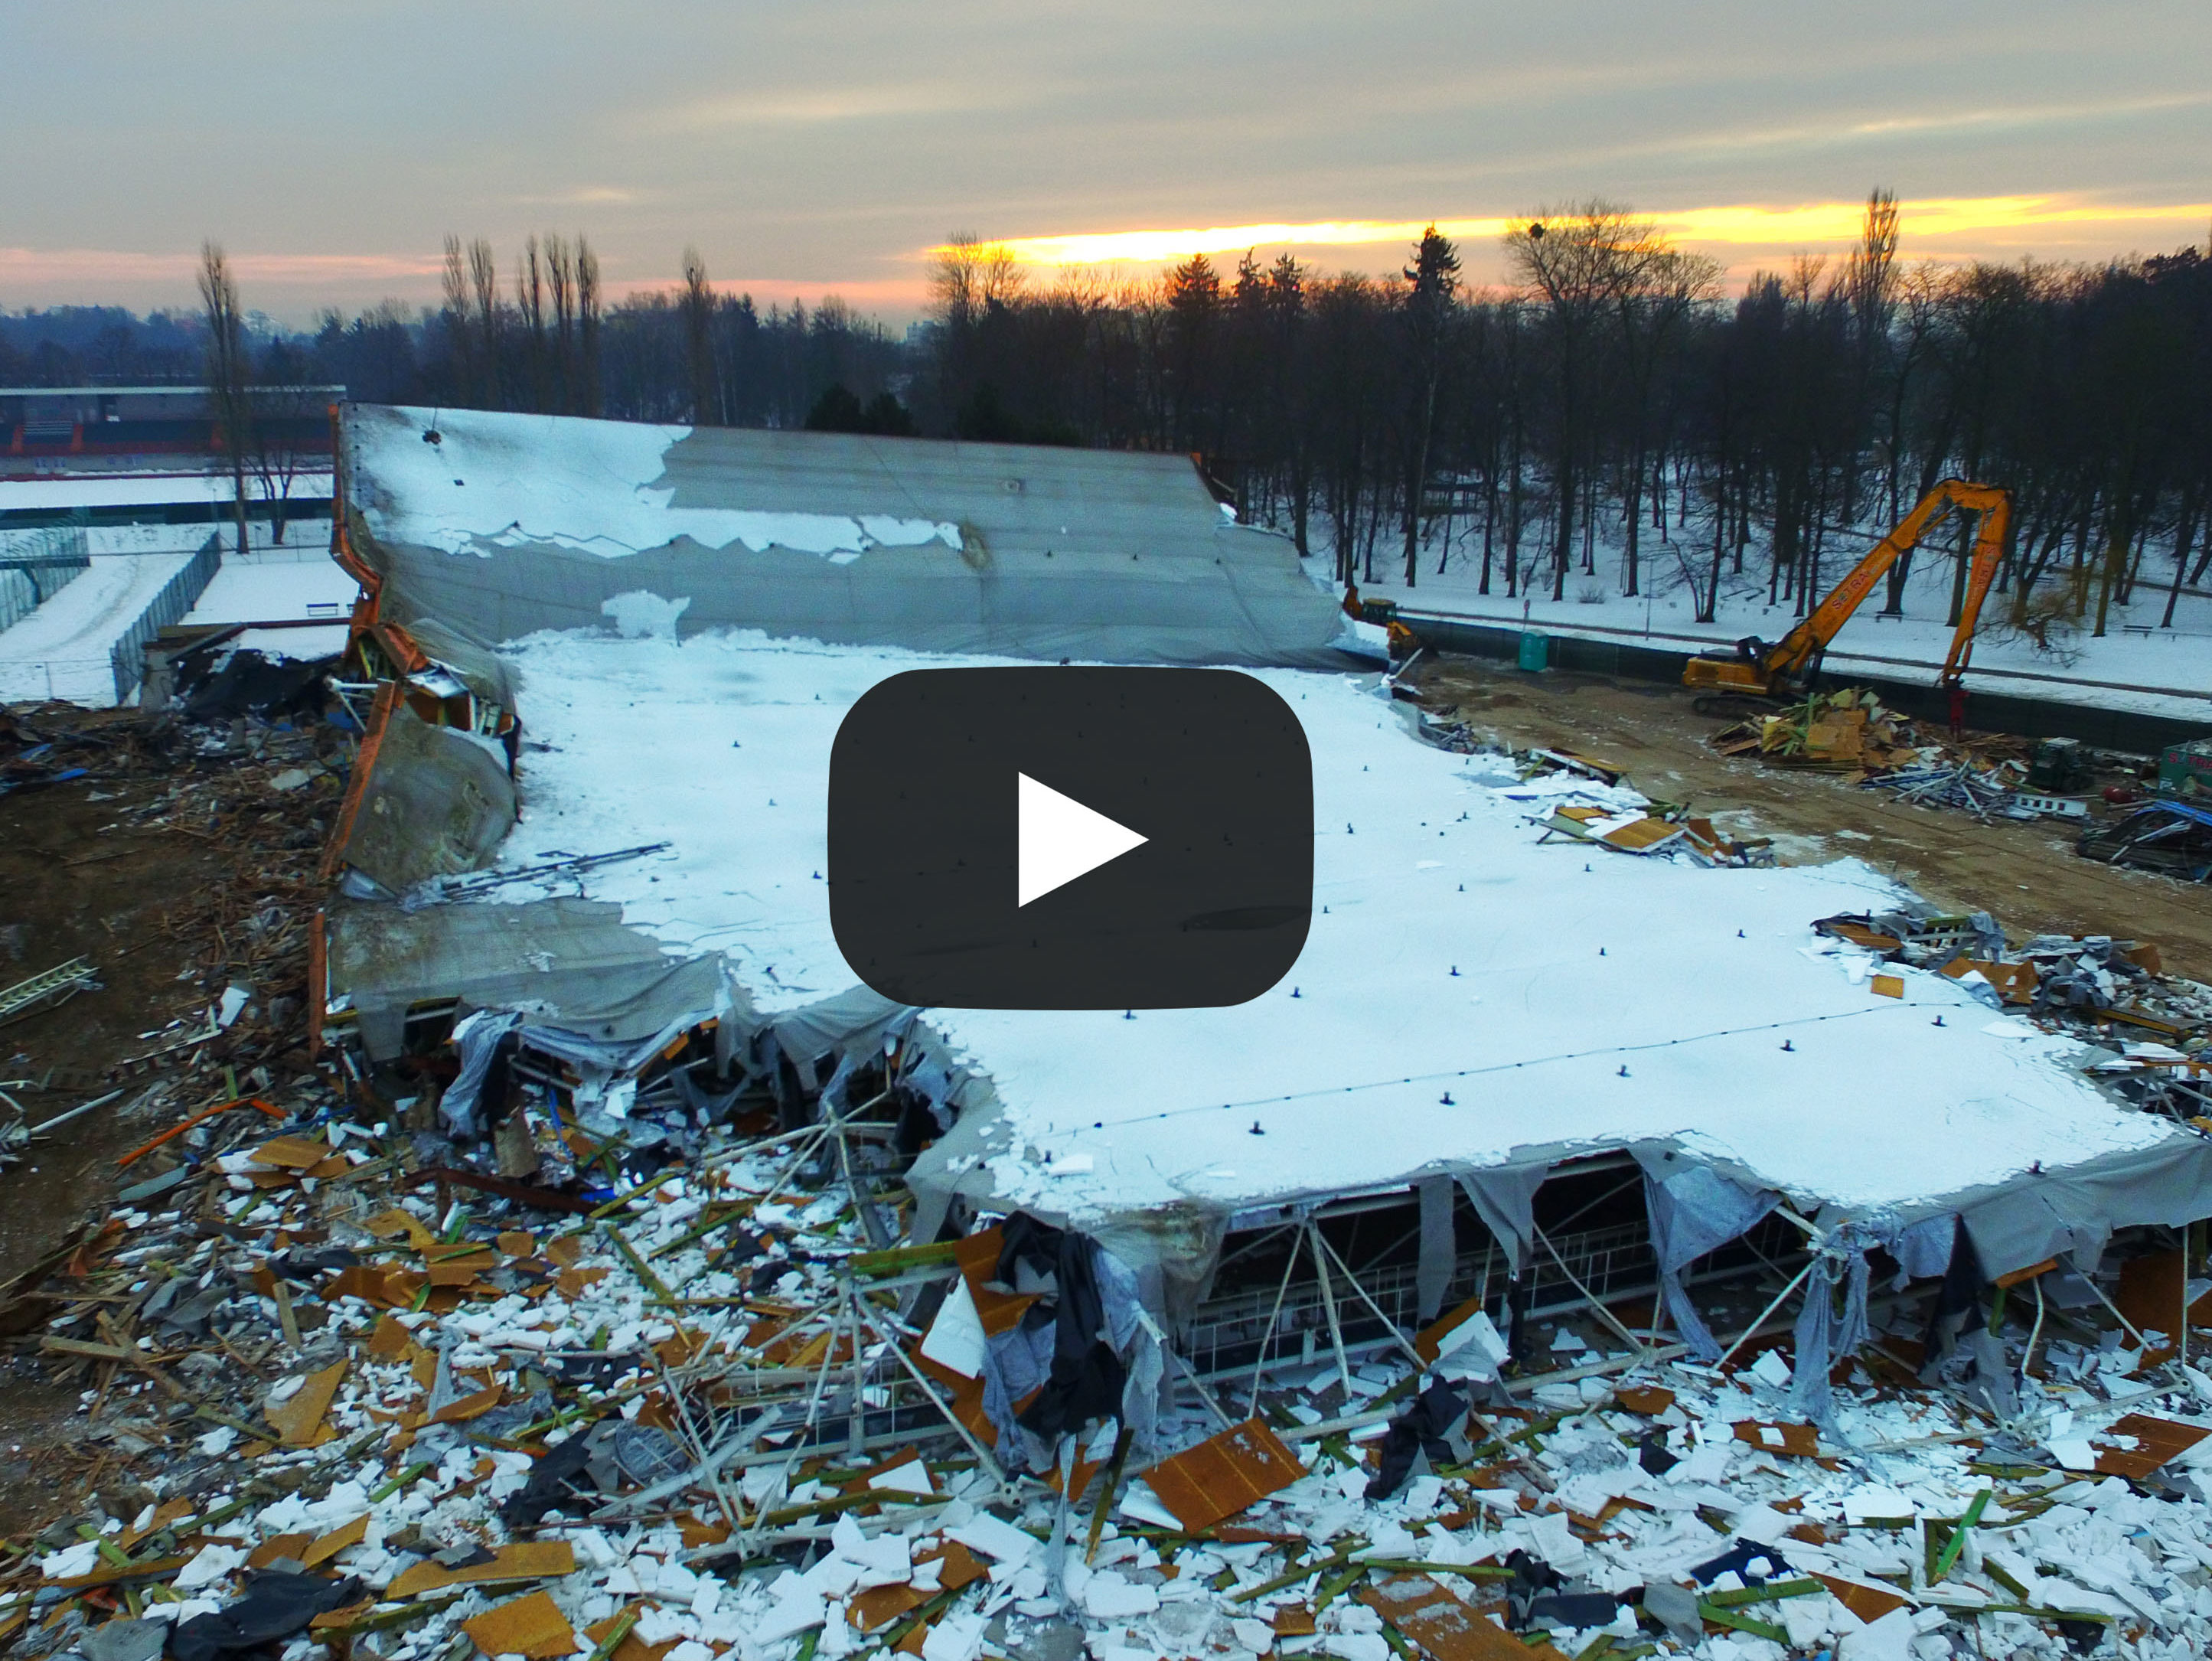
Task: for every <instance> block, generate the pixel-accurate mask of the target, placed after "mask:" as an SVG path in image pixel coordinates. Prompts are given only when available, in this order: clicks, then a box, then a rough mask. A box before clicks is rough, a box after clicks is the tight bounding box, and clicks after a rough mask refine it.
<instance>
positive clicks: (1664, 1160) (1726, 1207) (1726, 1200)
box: [1636, 1148, 1782, 1361]
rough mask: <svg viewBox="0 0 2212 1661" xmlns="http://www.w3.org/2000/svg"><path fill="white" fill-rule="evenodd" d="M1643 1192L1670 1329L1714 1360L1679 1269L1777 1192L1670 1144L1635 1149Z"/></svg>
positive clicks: (1736, 1231) (1765, 1208)
mask: <svg viewBox="0 0 2212 1661" xmlns="http://www.w3.org/2000/svg"><path fill="white" fill-rule="evenodd" d="M1636 1158H1637V1160H1638V1163H1639V1164H1641V1165H1643V1167H1644V1198H1645V1202H1646V1203H1647V1204H1648V1205H1649V1206H1650V1213H1651V1245H1652V1250H1654V1251H1655V1252H1656V1254H1657V1256H1658V1258H1659V1290H1660V1292H1661V1293H1662V1296H1663V1297H1664V1298H1665V1299H1666V1302H1667V1312H1668V1314H1669V1315H1670V1316H1672V1317H1674V1329H1675V1330H1676V1331H1678V1332H1680V1334H1681V1335H1682V1342H1684V1343H1686V1344H1687V1345H1688V1346H1689V1347H1690V1353H1691V1354H1692V1355H1694V1356H1696V1357H1697V1358H1698V1360H1701V1361H1712V1360H1718V1359H1719V1357H1720V1353H1721V1347H1720V1345H1719V1344H1717V1342H1714V1340H1713V1335H1712V1333H1711V1330H1709V1329H1707V1327H1706V1325H1705V1317H1702V1316H1701V1315H1699V1313H1698V1308H1697V1305H1695V1304H1693V1303H1692V1302H1691V1301H1690V1294H1689V1293H1687V1292H1686V1291H1684V1290H1683V1289H1682V1271H1683V1270H1684V1269H1686V1268H1688V1267H1689V1266H1690V1264H1692V1262H1696V1261H1697V1260H1698V1259H1699V1258H1700V1257H1702V1256H1705V1254H1706V1253H1707V1252H1710V1251H1714V1250H1718V1249H1719V1248H1720V1247H1722V1246H1724V1245H1726V1244H1728V1243H1729V1241H1730V1240H1733V1239H1736V1238H1740V1237H1741V1235H1742V1234H1743V1233H1744V1232H1746V1231H1747V1230H1748V1229H1749V1228H1750V1227H1751V1226H1752V1225H1753V1224H1754V1223H1756V1222H1757V1221H1758V1220H1759V1219H1760V1218H1762V1217H1764V1216H1765V1215H1766V1214H1767V1213H1768V1212H1770V1211H1771V1210H1773V1209H1774V1208H1775V1206H1776V1205H1777V1204H1778V1202H1780V1200H1781V1197H1782V1196H1780V1195H1778V1194H1777V1193H1775V1192H1774V1190H1773V1189H1766V1188H1759V1189H1753V1188H1747V1187H1745V1186H1744V1185H1743V1184H1742V1183H1738V1182H1735V1181H1733V1180H1731V1179H1730V1178H1729V1177H1723V1176H1722V1175H1721V1174H1720V1173H1719V1172H1718V1171H1713V1170H1710V1169H1708V1168H1707V1167H1706V1166H1705V1165H1692V1164H1691V1163H1690V1162H1689V1161H1688V1160H1686V1159H1684V1158H1682V1156H1681V1155H1680V1154H1679V1153H1675V1152H1674V1151H1673V1150H1672V1149H1651V1150H1647V1149H1644V1148H1638V1149H1637V1150H1636Z"/></svg>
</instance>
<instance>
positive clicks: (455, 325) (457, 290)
mask: <svg viewBox="0 0 2212 1661" xmlns="http://www.w3.org/2000/svg"><path fill="white" fill-rule="evenodd" d="M442 288H443V290H444V295H445V301H446V333H447V337H448V338H450V339H451V340H452V342H453V391H454V392H455V393H456V394H457V395H458V396H459V397H462V398H466V397H467V396H468V395H469V394H470V392H471V390H473V389H474V388H475V387H476V386H478V385H479V384H481V383H480V376H479V374H478V372H477V353H476V343H475V341H474V340H473V339H472V338H471V333H472V332H471V329H470V326H469V271H468V266H467V265H466V264H465V259H464V256H463V254H462V252H461V239H460V238H459V237H458V236H454V235H452V234H447V238H446V271H445V277H444V281H443V283H442Z"/></svg>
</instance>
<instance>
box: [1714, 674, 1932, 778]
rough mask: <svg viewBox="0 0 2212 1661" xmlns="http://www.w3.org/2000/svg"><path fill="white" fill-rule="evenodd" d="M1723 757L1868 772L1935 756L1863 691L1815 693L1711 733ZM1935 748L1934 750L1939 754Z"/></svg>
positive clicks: (1908, 727) (1903, 723) (1892, 713)
mask: <svg viewBox="0 0 2212 1661" xmlns="http://www.w3.org/2000/svg"><path fill="white" fill-rule="evenodd" d="M1712 745H1713V748H1714V749H1716V750H1717V751H1720V752H1721V753H1722V754H1723V755H1724V756H1741V755H1756V756H1757V757H1759V759H1760V760H1761V761H1764V762H1767V763H1770V764H1773V765H1775V766H1783V767H1807V768H1815V769H1820V770H1825V771H1829V772H1838V773H1859V772H1873V771H1878V770H1885V769H1888V768H1893V767H1905V766H1910V765H1912V764H1916V763H1920V762H1923V761H1929V760H1932V759H1934V758H1935V757H1933V756H1931V755H1929V753H1928V752H1929V750H1930V749H1931V748H1934V746H1930V745H1923V743H1922V741H1921V739H1920V738H1919V735H1918V734H1917V733H1916V731H1915V730H1914V727H1913V725H1912V723H1911V721H1907V720H1906V719H1905V717H1904V716H1902V715H1898V714H1897V713H1896V712H1895V711H1893V710H1890V709H1884V708H1883V707H1882V705H1881V699H1879V698H1878V697H1875V694H1873V693H1872V692H1870V691H1866V690H1864V689H1863V688H1855V687H1844V689H1842V690H1841V691H1835V692H1815V693H1814V694H1813V695H1812V696H1811V697H1808V698H1807V699H1806V700H1805V701H1804V702H1803V703H1798V704H1793V705H1791V706H1790V708H1789V709H1784V710H1781V711H1779V712H1778V713H1777V714H1774V715H1759V716H1754V717H1753V718H1752V719H1751V720H1749V721H1739V722H1738V723H1737V724H1736V725H1735V726H1733V727H1726V728H1724V729H1723V730H1722V731H1720V732H1718V733H1714V734H1713V739H1712ZM1941 753H1942V751H1940V749H1937V750H1936V755H1940V754H1941Z"/></svg>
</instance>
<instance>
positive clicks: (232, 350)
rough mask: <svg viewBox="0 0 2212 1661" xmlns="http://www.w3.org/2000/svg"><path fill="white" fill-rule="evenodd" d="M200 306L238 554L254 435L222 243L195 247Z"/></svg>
mask: <svg viewBox="0 0 2212 1661" xmlns="http://www.w3.org/2000/svg"><path fill="white" fill-rule="evenodd" d="M200 307H201V312H202V315H203V316H204V318H205V319H206V321H207V382H208V402H209V403H210V405H213V406H214V408H215V417H216V444H217V446H218V447H219V448H220V449H221V451H222V453H223V454H225V455H227V456H228V458H229V459H230V483H231V492H232V494H231V509H232V512H233V514H234V515H235V516H236V519H237V522H238V551H239V552H240V553H241V554H242V553H244V552H245V551H246V458H247V456H248V455H249V453H251V450H252V442H253V437H252V426H253V412H252V400H251V399H250V398H249V397H248V395H247V392H246V376H247V373H248V371H247V367H246V331H245V329H244V327H243V326H241V325H240V321H239V313H238V284H237V283H235V282H234V280H233V279H232V277H231V275H230V262H229V261H228V259H224V258H223V252H222V244H221V243H219V242H214V241H209V242H203V243H202V244H201V245H200Z"/></svg>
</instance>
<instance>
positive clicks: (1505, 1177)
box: [1459, 1160, 1552, 1280]
mask: <svg viewBox="0 0 2212 1661" xmlns="http://www.w3.org/2000/svg"><path fill="white" fill-rule="evenodd" d="M1551 1174H1552V1167H1551V1164H1550V1162H1549V1161H1548V1160H1547V1161H1546V1162H1545V1163H1543V1164H1541V1165H1491V1166H1486V1167H1485V1168H1483V1169H1482V1170H1480V1171H1461V1172H1460V1173H1459V1185H1460V1187H1461V1188H1462V1189H1465V1190H1466V1193H1467V1198H1468V1204H1470V1205H1472V1206H1473V1207H1474V1211H1475V1214H1476V1215H1477V1216H1479V1217H1480V1218H1481V1219H1482V1221H1483V1226H1485V1227H1486V1228H1487V1229H1488V1230H1489V1231H1490V1232H1491V1233H1492V1236H1494V1237H1495V1238H1496V1239H1497V1241H1498V1245H1499V1246H1500V1247H1501V1248H1502V1249H1503V1250H1504V1253H1505V1262H1506V1265H1507V1268H1508V1269H1509V1270H1510V1273H1511V1274H1512V1275H1513V1276H1514V1278H1515V1279H1516V1280H1517V1279H1519V1278H1520V1275H1521V1270H1522V1266H1523V1265H1524V1264H1526V1263H1527V1262H1528V1244H1529V1242H1530V1241H1532V1240H1533V1239H1534V1238H1535V1236H1536V1190H1537V1189H1540V1188H1541V1187H1543V1185H1544V1178H1545V1177H1548V1176H1550V1175H1551Z"/></svg>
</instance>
